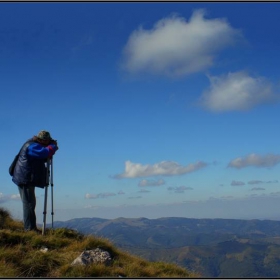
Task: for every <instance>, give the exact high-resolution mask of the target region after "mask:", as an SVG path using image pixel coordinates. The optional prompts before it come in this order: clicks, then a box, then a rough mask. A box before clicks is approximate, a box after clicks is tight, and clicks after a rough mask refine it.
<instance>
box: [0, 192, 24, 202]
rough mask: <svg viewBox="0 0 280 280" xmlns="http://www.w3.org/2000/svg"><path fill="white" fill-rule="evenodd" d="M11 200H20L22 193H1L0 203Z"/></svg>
mask: <svg viewBox="0 0 280 280" xmlns="http://www.w3.org/2000/svg"><path fill="white" fill-rule="evenodd" d="M11 200H20V195H19V194H12V195H4V194H3V193H0V203H5V202H7V201H11Z"/></svg>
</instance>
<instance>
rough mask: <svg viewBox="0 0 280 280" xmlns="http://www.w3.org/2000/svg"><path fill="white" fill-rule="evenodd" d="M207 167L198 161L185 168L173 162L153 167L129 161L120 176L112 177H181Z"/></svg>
mask: <svg viewBox="0 0 280 280" xmlns="http://www.w3.org/2000/svg"><path fill="white" fill-rule="evenodd" d="M205 166H207V164H206V163H205V162H202V161H199V162H196V163H191V164H189V165H187V166H181V165H179V164H178V163H177V162H174V161H162V162H160V163H156V164H154V165H150V164H147V165H142V164H140V163H133V162H131V161H129V160H128V161H126V162H125V171H124V172H123V173H122V174H117V175H115V176H114V178H116V179H122V178H138V177H149V176H158V175H161V176H174V175H182V174H186V173H190V172H194V171H197V170H199V169H201V168H203V167H205Z"/></svg>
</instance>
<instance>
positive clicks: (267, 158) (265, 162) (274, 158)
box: [228, 154, 280, 169]
mask: <svg viewBox="0 0 280 280" xmlns="http://www.w3.org/2000/svg"><path fill="white" fill-rule="evenodd" d="M279 162H280V155H274V154H267V155H263V156H261V155H257V154H249V155H248V156H246V157H244V158H241V157H239V158H236V159H233V160H232V161H230V163H229V164H228V167H232V168H237V169H241V168H244V167H248V166H255V167H273V166H275V165H277V164H278V163H279Z"/></svg>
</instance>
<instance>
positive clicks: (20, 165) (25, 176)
mask: <svg viewBox="0 0 280 280" xmlns="http://www.w3.org/2000/svg"><path fill="white" fill-rule="evenodd" d="M57 150H58V146H57V141H55V140H53V139H52V138H51V135H50V133H49V132H48V131H45V130H42V131H40V132H39V133H38V135H37V136H33V137H32V138H31V139H29V140H27V141H26V142H25V143H24V145H23V146H22V148H21V150H20V153H19V157H18V160H17V163H16V165H15V168H14V172H13V178H12V180H13V182H14V183H15V184H16V185H17V186H18V189H19V194H20V197H21V200H22V203H23V223H24V229H25V230H26V231H29V230H34V231H36V232H39V230H38V229H37V225H36V214H35V207H36V196H35V187H40V188H44V187H45V186H46V181H47V180H46V178H47V174H46V167H45V162H46V161H47V159H48V158H51V157H52V156H53V155H54V154H55V152H56V151H57Z"/></svg>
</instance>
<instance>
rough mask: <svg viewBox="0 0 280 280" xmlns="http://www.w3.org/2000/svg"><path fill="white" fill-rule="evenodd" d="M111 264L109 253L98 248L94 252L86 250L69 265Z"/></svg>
mask: <svg viewBox="0 0 280 280" xmlns="http://www.w3.org/2000/svg"><path fill="white" fill-rule="evenodd" d="M111 262H112V258H111V255H110V254H109V252H107V251H104V250H102V249H100V248H96V249H94V250H86V251H84V252H82V253H81V255H80V256H79V257H77V258H76V259H75V260H74V261H73V262H72V263H71V265H88V264H92V263H94V264H98V263H99V264H100V263H103V264H105V265H110V264H111Z"/></svg>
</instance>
